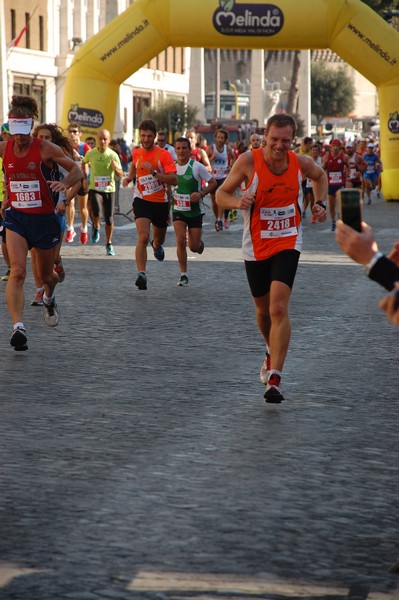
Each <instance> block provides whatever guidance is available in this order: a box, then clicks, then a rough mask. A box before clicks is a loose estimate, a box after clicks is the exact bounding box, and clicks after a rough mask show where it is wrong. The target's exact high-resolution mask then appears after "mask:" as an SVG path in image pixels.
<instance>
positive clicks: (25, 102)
mask: <svg viewBox="0 0 399 600" xmlns="http://www.w3.org/2000/svg"><path fill="white" fill-rule="evenodd" d="M8 114H9V116H10V117H17V118H18V117H20V118H24V117H31V118H32V119H37V118H38V116H39V110H38V106H37V102H36V100H35V99H34V98H32V97H31V96H13V97H12V98H11V107H10V110H9V113H8Z"/></svg>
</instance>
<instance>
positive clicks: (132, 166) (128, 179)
mask: <svg viewBox="0 0 399 600" xmlns="http://www.w3.org/2000/svg"><path fill="white" fill-rule="evenodd" d="M135 177H136V165H135V164H134V163H133V162H131V163H130V167H129V173H128V176H127V177H124V178H123V179H122V187H127V186H128V185H129V183H131V182H132V181H134V178H135Z"/></svg>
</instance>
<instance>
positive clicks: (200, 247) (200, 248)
mask: <svg viewBox="0 0 399 600" xmlns="http://www.w3.org/2000/svg"><path fill="white" fill-rule="evenodd" d="M204 248H205V244H204V242H203V240H201V242H200V245H199V248H198V250H197V254H202V253H203V251H204Z"/></svg>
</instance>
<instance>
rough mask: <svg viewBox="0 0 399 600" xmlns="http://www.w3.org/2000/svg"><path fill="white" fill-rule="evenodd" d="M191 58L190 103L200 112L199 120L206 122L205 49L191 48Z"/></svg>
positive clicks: (198, 114)
mask: <svg viewBox="0 0 399 600" xmlns="http://www.w3.org/2000/svg"><path fill="white" fill-rule="evenodd" d="M190 54H191V57H190V81H189V93H188V103H189V104H191V105H192V106H196V107H197V108H198V109H199V111H198V113H197V118H198V119H199V120H200V121H205V69H204V49H203V48H191V52H190Z"/></svg>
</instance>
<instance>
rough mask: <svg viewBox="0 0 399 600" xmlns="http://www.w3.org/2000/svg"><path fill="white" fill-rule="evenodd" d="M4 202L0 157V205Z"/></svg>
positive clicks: (0, 161) (1, 161)
mask: <svg viewBox="0 0 399 600" xmlns="http://www.w3.org/2000/svg"><path fill="white" fill-rule="evenodd" d="M3 200H4V174H3V159H2V158H1V156H0V204H2V202H3Z"/></svg>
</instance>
